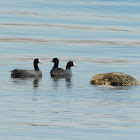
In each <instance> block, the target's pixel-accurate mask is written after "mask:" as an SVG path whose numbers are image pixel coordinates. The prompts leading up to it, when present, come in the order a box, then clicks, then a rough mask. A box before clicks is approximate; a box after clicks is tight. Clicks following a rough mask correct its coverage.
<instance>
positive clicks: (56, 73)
mask: <svg viewBox="0 0 140 140" xmlns="http://www.w3.org/2000/svg"><path fill="white" fill-rule="evenodd" d="M51 62H54V66H53V68H52V69H51V71H50V74H51V77H53V76H63V75H64V72H65V70H64V69H62V68H58V65H59V60H58V58H53V60H52V61H51Z"/></svg>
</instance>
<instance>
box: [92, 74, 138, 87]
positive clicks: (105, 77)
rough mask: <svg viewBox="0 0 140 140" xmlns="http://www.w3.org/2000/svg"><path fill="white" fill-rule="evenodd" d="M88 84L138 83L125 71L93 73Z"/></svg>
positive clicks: (120, 84)
mask: <svg viewBox="0 0 140 140" xmlns="http://www.w3.org/2000/svg"><path fill="white" fill-rule="evenodd" d="M90 84H94V85H110V86H129V85H139V84H140V82H138V81H137V80H136V79H135V78H133V77H132V76H130V75H128V74H125V73H119V72H115V73H102V74H97V75H95V76H94V77H93V78H92V79H91V81H90Z"/></svg>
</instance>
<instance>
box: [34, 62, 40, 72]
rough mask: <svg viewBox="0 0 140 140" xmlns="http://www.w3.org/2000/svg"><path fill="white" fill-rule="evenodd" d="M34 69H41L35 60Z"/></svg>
mask: <svg viewBox="0 0 140 140" xmlns="http://www.w3.org/2000/svg"><path fill="white" fill-rule="evenodd" d="M34 69H35V71H39V67H38V64H37V63H35V62H34Z"/></svg>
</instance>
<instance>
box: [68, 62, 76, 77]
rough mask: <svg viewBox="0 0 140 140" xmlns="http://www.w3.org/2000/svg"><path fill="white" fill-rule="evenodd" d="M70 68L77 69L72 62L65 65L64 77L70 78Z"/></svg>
mask: <svg viewBox="0 0 140 140" xmlns="http://www.w3.org/2000/svg"><path fill="white" fill-rule="evenodd" d="M72 66H75V67H77V65H76V64H75V63H74V62H73V61H69V62H68V63H67V65H66V69H65V75H66V76H72V71H71V67H72Z"/></svg>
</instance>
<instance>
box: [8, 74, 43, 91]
mask: <svg viewBox="0 0 140 140" xmlns="http://www.w3.org/2000/svg"><path fill="white" fill-rule="evenodd" d="M11 78H12V82H13V83H14V84H15V85H29V82H30V81H33V88H34V89H36V88H38V87H39V81H40V80H41V77H35V78H15V77H11Z"/></svg>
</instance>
